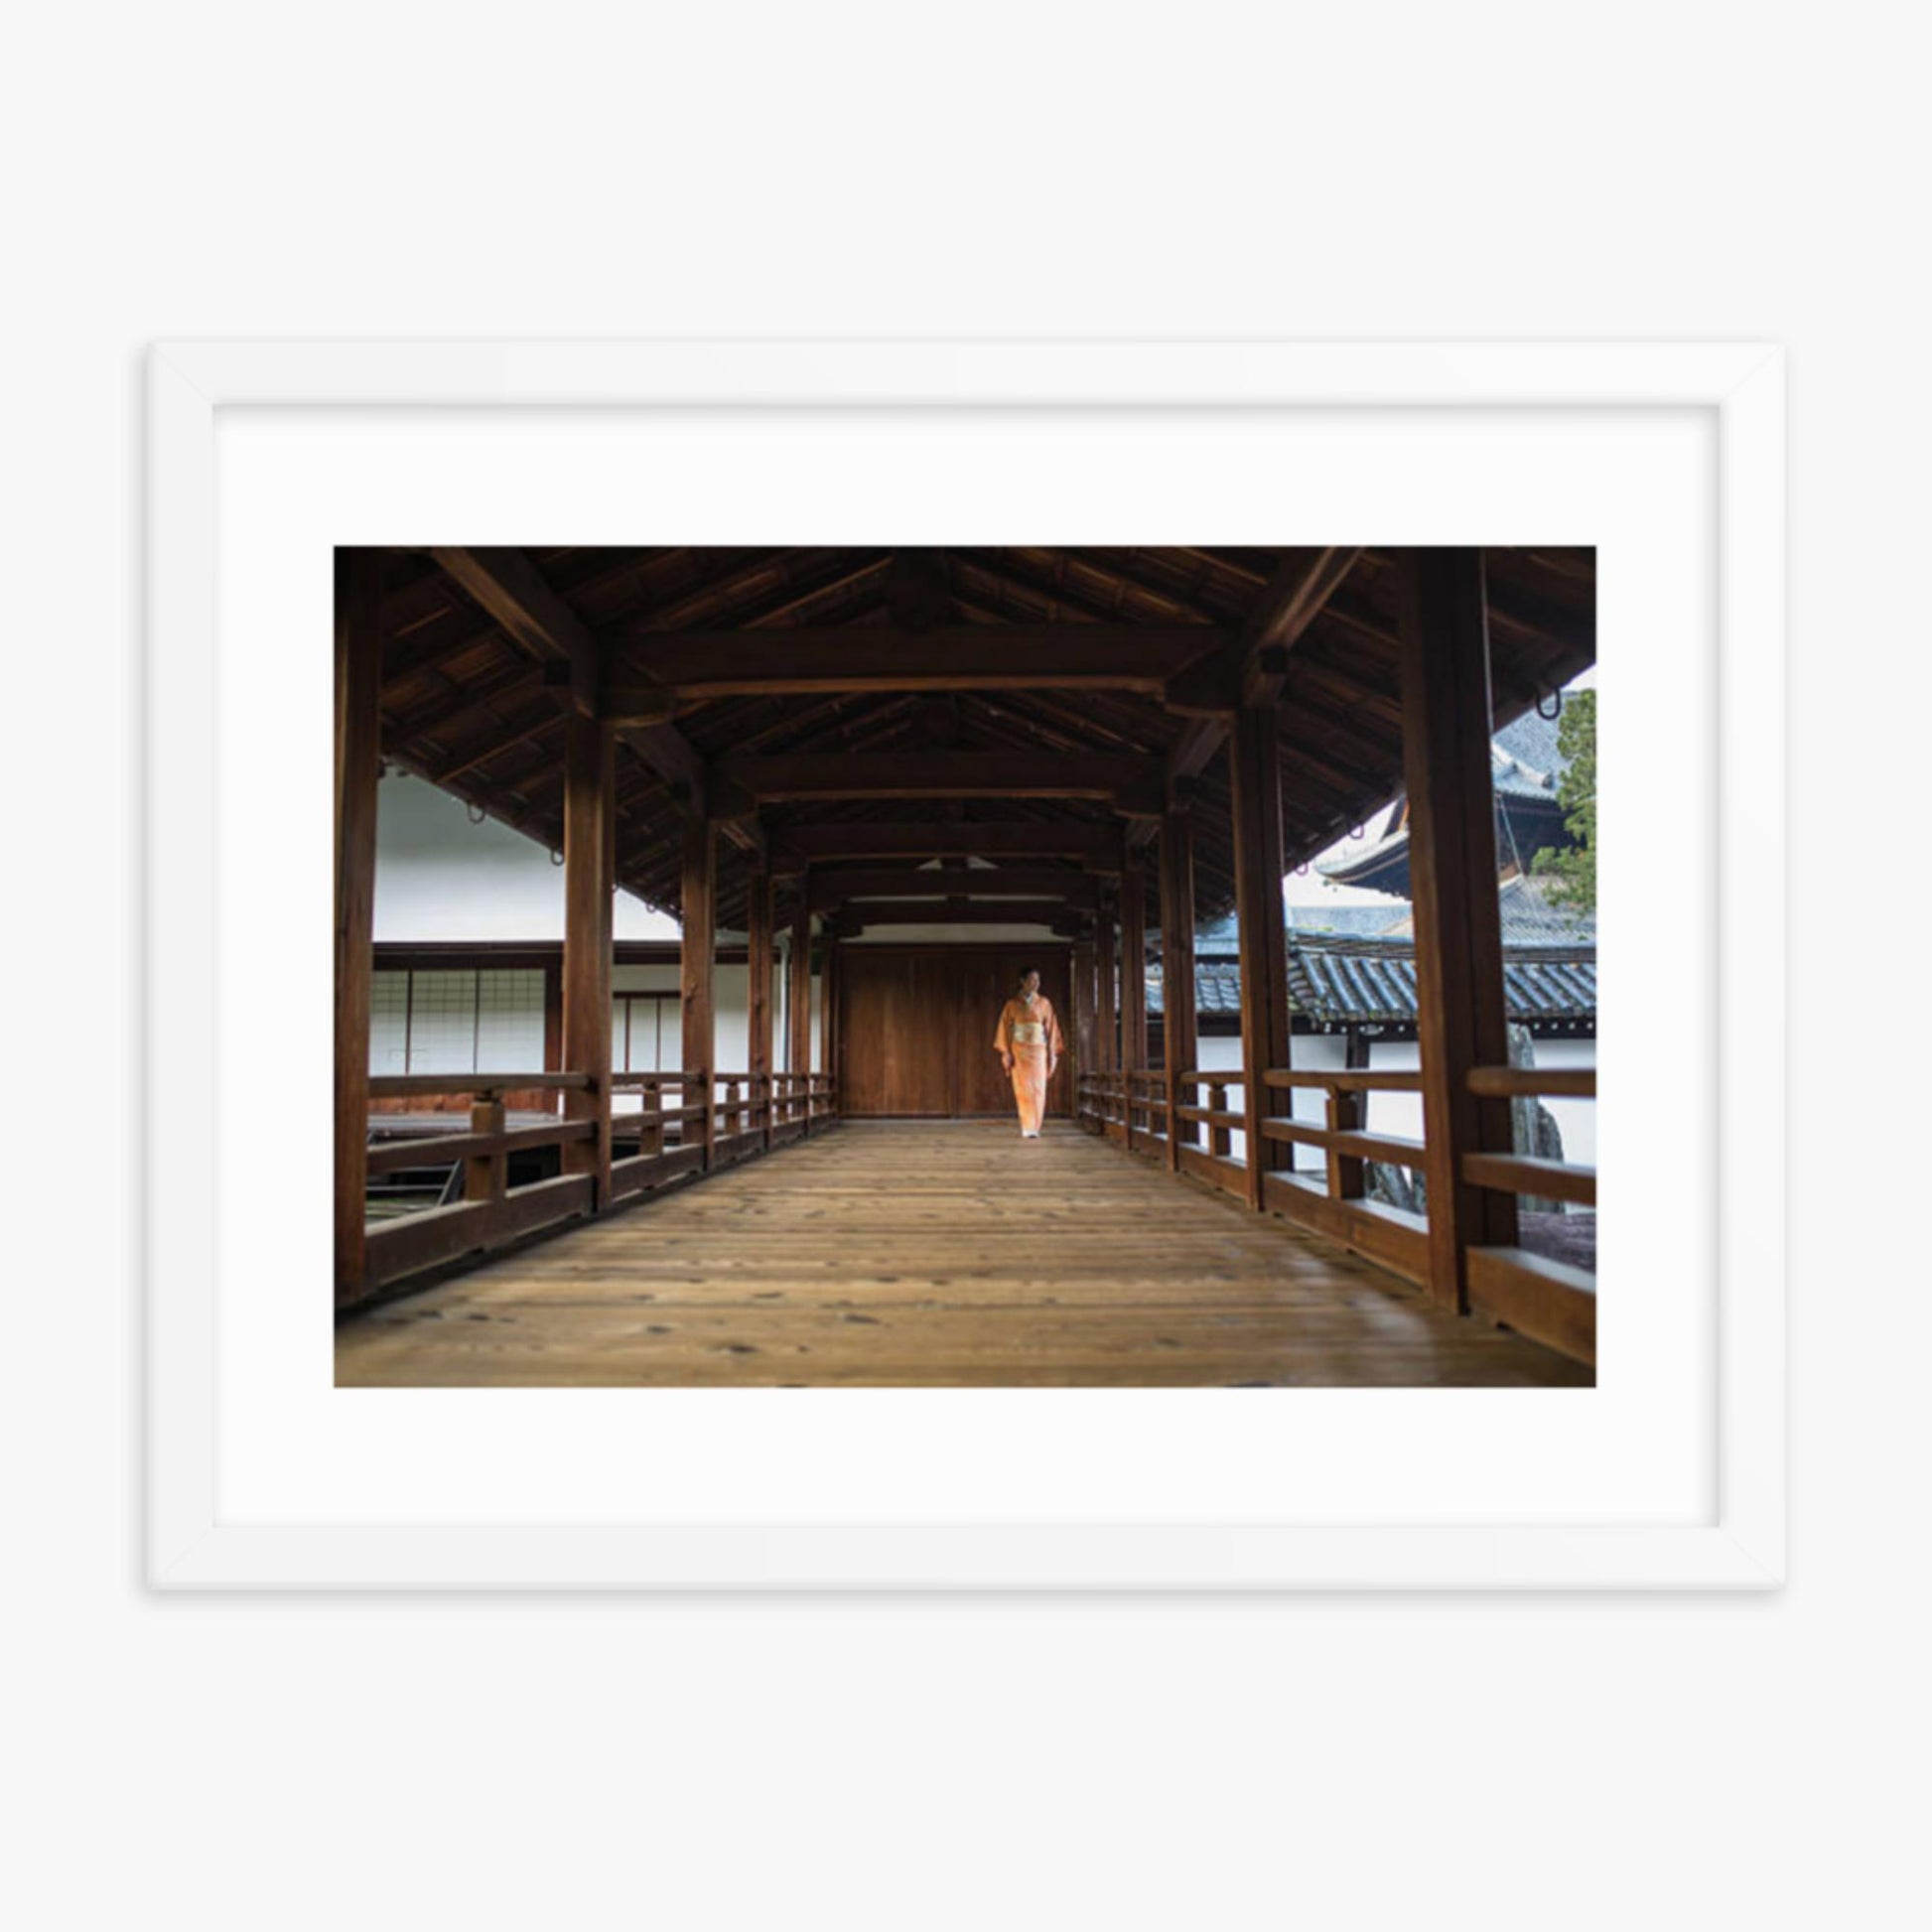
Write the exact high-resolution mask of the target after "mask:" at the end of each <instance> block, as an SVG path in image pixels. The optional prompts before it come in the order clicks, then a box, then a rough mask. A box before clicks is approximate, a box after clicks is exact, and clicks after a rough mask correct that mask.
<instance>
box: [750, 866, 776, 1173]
mask: <svg viewBox="0 0 1932 1932" xmlns="http://www.w3.org/2000/svg"><path fill="white" fill-rule="evenodd" d="M750 906H751V909H750V911H749V912H748V913H747V914H746V920H745V944H746V955H745V956H746V959H747V960H748V962H749V964H748V966H747V977H748V979H749V981H750V985H749V989H748V992H747V995H746V1002H745V1004H746V1009H747V1021H748V1024H749V1026H750V1029H751V1042H752V1043H751V1050H750V1070H751V1075H752V1104H753V1106H755V1107H758V1106H760V1105H761V1106H762V1107H763V1110H764V1111H763V1116H762V1127H761V1130H760V1132H759V1146H760V1147H762V1148H763V1149H764V1150H765V1151H766V1152H769V1151H770V1147H771V1125H772V1123H771V1111H772V1109H771V874H770V871H769V869H768V868H767V867H765V866H763V865H759V866H755V867H754V868H753V871H752V884H751V900H750Z"/></svg>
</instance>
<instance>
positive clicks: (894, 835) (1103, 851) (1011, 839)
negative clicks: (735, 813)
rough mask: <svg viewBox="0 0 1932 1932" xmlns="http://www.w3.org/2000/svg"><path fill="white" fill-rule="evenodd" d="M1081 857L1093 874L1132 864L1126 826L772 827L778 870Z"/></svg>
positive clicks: (1075, 822) (1078, 822) (936, 823)
mask: <svg viewBox="0 0 1932 1932" xmlns="http://www.w3.org/2000/svg"><path fill="white" fill-rule="evenodd" d="M967 858H972V859H1076V860H1078V861H1079V862H1080V863H1081V864H1082V865H1083V866H1085V867H1086V869H1087V870H1088V871H1089V872H1097V873H1110V872H1119V871H1120V870H1121V869H1122V867H1123V866H1124V865H1125V864H1126V858H1125V848H1124V845H1123V842H1122V839H1121V834H1120V828H1119V827H1118V826H1115V825H1101V824H1096V823H1095V822H1093V821H1092V820H1090V819H1077V818H1068V819H1064V820H1059V821H1054V822H1050V823H1041V824H1015V823H1004V824H999V825H968V824H963V823H960V822H958V821H945V820H938V819H935V820H933V821H932V822H931V823H930V824H924V825H904V824H897V823H894V822H891V821H881V822H878V823H865V822H859V823H853V824H837V825H783V826H773V827H772V829H771V861H772V868H773V870H774V871H776V870H785V871H797V870H799V869H801V868H802V867H804V866H806V865H808V864H816V863H818V862H820V861H823V860H833V859H855V860H856V859H967Z"/></svg>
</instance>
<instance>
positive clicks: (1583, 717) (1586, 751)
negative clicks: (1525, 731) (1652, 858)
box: [1530, 691, 1596, 913]
mask: <svg viewBox="0 0 1932 1932" xmlns="http://www.w3.org/2000/svg"><path fill="white" fill-rule="evenodd" d="M1557 749H1558V750H1559V751H1561V752H1562V754H1563V755H1564V757H1565V758H1567V759H1569V760H1570V764H1569V767H1568V768H1567V769H1566V770H1565V772H1564V774H1563V776H1562V777H1561V778H1559V779H1558V780H1557V802H1558V804H1560V805H1561V806H1562V807H1563V810H1564V819H1563V822H1564V824H1565V826H1566V827H1567V828H1568V830H1569V832H1570V836H1571V837H1572V838H1573V839H1575V840H1576V844H1575V845H1572V846H1567V847H1565V848H1564V849H1563V850H1561V851H1558V850H1556V849H1555V848H1553V847H1550V846H1545V847H1544V848H1543V850H1542V851H1541V852H1539V853H1538V854H1537V855H1536V857H1535V859H1534V860H1533V861H1532V862H1531V865H1530V870H1531V871H1532V872H1534V873H1540V874H1542V875H1543V876H1544V877H1546V878H1549V879H1552V880H1554V881H1555V884H1554V885H1553V886H1552V887H1551V889H1550V902H1551V904H1553V905H1564V906H1568V907H1570V908H1571V909H1572V910H1573V911H1578V912H1592V913H1593V912H1594V911H1595V910H1596V693H1595V692H1594V691H1573V692H1571V693H1570V695H1569V696H1568V697H1566V698H1565V699H1564V701H1563V717H1562V720H1561V721H1560V722H1559V723H1558V725H1557Z"/></svg>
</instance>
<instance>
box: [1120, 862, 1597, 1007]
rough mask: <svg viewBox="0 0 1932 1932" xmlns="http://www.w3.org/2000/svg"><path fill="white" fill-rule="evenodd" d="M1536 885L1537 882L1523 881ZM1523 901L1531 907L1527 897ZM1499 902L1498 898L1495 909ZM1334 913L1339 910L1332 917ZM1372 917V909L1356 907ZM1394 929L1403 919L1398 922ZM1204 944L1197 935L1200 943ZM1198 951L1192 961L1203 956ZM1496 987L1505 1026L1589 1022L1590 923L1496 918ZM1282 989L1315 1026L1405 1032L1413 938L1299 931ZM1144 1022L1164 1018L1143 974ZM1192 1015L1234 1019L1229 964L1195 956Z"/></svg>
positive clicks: (1235, 983) (1237, 1000) (1151, 972)
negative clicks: (1499, 964)
mask: <svg viewBox="0 0 1932 1932" xmlns="http://www.w3.org/2000/svg"><path fill="white" fill-rule="evenodd" d="M1532 883H1536V884H1539V885H1540V883H1541V882H1532ZM1524 897H1525V898H1526V899H1528V900H1530V901H1531V903H1532V904H1534V899H1533V897H1532V896H1529V895H1525V896H1524ZM1508 903H1509V898H1508V895H1507V893H1505V897H1504V905H1505V908H1507V906H1508ZM1338 909H1339V908H1338ZM1360 909H1363V910H1373V909H1374V908H1372V907H1364V908H1360ZM1558 921H1566V922H1567V923H1565V924H1563V925H1562V927H1561V930H1562V933H1563V937H1562V939H1561V940H1560V941H1552V940H1550V939H1548V938H1547V937H1546V938H1545V939H1543V940H1541V941H1532V940H1531V939H1529V938H1527V937H1526V936H1525V927H1528V928H1530V929H1535V928H1536V927H1537V926H1538V924H1539V923H1542V924H1545V925H1549V926H1552V927H1555V926H1556V924H1557V922H1558ZM1404 923H1405V925H1406V923H1407V920H1406V917H1405V920H1404ZM1205 936H1206V932H1205V930H1204V931H1203V933H1202V935H1201V937H1202V938H1203V939H1204V938H1205ZM1205 952H1206V949H1205V947H1204V946H1203V947H1202V948H1201V953H1202V954H1203V955H1205ZM1503 955H1504V957H1503V988H1504V994H1505V998H1506V1000H1507V1004H1508V1012H1509V1017H1510V1018H1511V1019H1512V1020H1515V1021H1519V1022H1522V1023H1523V1024H1525V1025H1535V1024H1537V1023H1539V1022H1543V1023H1550V1022H1561V1021H1582V1020H1591V1019H1593V1018H1594V1017H1595V1013H1596V942H1595V935H1594V923H1593V921H1588V920H1581V921H1576V920H1572V918H1571V915H1569V914H1563V913H1556V912H1551V911H1549V910H1548V909H1547V908H1544V909H1543V910H1542V911H1541V912H1535V911H1532V912H1531V913H1530V914H1529V915H1528V916H1526V918H1525V919H1524V920H1523V921H1522V922H1521V923H1517V924H1512V922H1511V921H1510V920H1509V918H1508V917H1507V916H1505V921H1504V929H1503ZM1288 987H1289V993H1290V995H1291V997H1292V998H1293V1001H1294V1005H1295V1010H1296V1011H1297V1012H1298V1013H1301V1014H1305V1015H1306V1016H1307V1017H1308V1018H1310V1019H1311V1020H1312V1021H1314V1022H1315V1023H1316V1024H1317V1025H1320V1026H1346V1025H1350V1024H1361V1025H1383V1026H1412V1025H1413V1024H1414V1023H1415V1018H1416V948H1415V942H1414V939H1413V937H1411V936H1409V935H1407V934H1406V933H1405V934H1404V936H1402V937H1394V938H1392V937H1387V936H1383V937H1373V936H1365V935H1363V934H1360V933H1333V932H1330V933H1318V932H1309V931H1306V930H1304V929H1303V928H1302V927H1300V926H1292V927H1291V928H1290V929H1289V934H1288ZM1147 1003H1148V1011H1149V1012H1150V1013H1160V1012H1162V1011H1163V1010H1164V1004H1163V999H1162V986H1161V973H1160V968H1159V967H1158V966H1152V967H1150V968H1149V969H1148V975H1147ZM1194 1007H1195V1011H1196V1012H1197V1013H1198V1014H1201V1015H1203V1016H1205V1015H1209V1014H1213V1015H1232V1016H1236V1017H1238V1016H1239V1014H1240V1012H1241V968H1240V966H1239V964H1238V963H1237V962H1236V961H1235V960H1232V959H1227V958H1215V957H1213V956H1211V955H1209V956H1197V957H1196V959H1195V961H1194Z"/></svg>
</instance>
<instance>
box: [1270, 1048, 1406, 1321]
mask: <svg viewBox="0 0 1932 1932" xmlns="http://www.w3.org/2000/svg"><path fill="white" fill-rule="evenodd" d="M1264 1077H1265V1078H1266V1080H1267V1084H1268V1090H1269V1092H1270V1094H1271V1095H1272V1094H1276V1093H1286V1094H1291V1095H1292V1094H1293V1093H1295V1092H1296V1091H1297V1090H1298V1089H1308V1088H1312V1089H1314V1090H1316V1091H1318V1092H1320V1093H1322V1094H1323V1095H1324V1096H1325V1103H1326V1104H1325V1107H1324V1119H1323V1121H1322V1123H1321V1124H1320V1125H1316V1124H1315V1123H1314V1122H1313V1121H1302V1120H1296V1119H1295V1118H1294V1117H1293V1116H1292V1115H1291V1114H1286V1113H1284V1114H1277V1113H1275V1112H1274V1111H1273V1109H1272V1107H1271V1109H1270V1111H1269V1112H1268V1113H1267V1114H1265V1115H1264V1116H1263V1118H1262V1123H1261V1132H1262V1138H1263V1139H1264V1140H1267V1141H1271V1142H1274V1143H1277V1144H1279V1145H1286V1146H1289V1147H1311V1148H1314V1149H1316V1150H1317V1151H1318V1152H1319V1153H1320V1154H1321V1155H1322V1156H1323V1157H1324V1162H1323V1171H1322V1174H1321V1177H1320V1178H1319V1179H1318V1180H1317V1179H1316V1178H1315V1177H1314V1176H1312V1175H1305V1174H1300V1173H1295V1172H1294V1171H1293V1170H1292V1169H1290V1170H1287V1171H1283V1170H1280V1169H1274V1170H1271V1171H1270V1172H1268V1173H1265V1174H1263V1175H1262V1180H1261V1198H1262V1205H1263V1206H1264V1207H1268V1208H1272V1209H1273V1210H1274V1211H1275V1212H1276V1213H1278V1214H1281V1215H1283V1216H1284V1217H1285V1218H1286V1219H1288V1220H1291V1221H1294V1222H1296V1223H1298V1224H1299V1225H1300V1226H1302V1227H1306V1228H1309V1229H1311V1230H1312V1231H1313V1232H1314V1233H1316V1234H1323V1235H1326V1236H1327V1237H1328V1239H1329V1240H1331V1241H1339V1242H1340V1243H1342V1245H1343V1246H1344V1247H1348V1248H1353V1249H1354V1250H1355V1252H1356V1253H1358V1254H1362V1255H1366V1256H1367V1257H1368V1258H1369V1259H1370V1260H1371V1261H1375V1262H1379V1263H1380V1264H1381V1265H1382V1266H1383V1267H1384V1268H1386V1269H1388V1270H1389V1272H1390V1273H1391V1274H1396V1275H1400V1276H1402V1277H1403V1279H1404V1280H1405V1281H1411V1282H1414V1283H1415V1284H1416V1285H1417V1286H1418V1287H1427V1286H1428V1283H1429V1223H1428V1221H1427V1219H1425V1218H1424V1216H1422V1215H1420V1214H1409V1213H1405V1212H1404V1211H1403V1210H1402V1209H1401V1208H1399V1207H1391V1206H1389V1205H1387V1204H1386V1203H1385V1202H1382V1201H1376V1200H1370V1199H1369V1198H1368V1163H1369V1162H1371V1161H1382V1162H1386V1163H1388V1165H1389V1166H1391V1167H1397V1168H1415V1167H1420V1166H1421V1165H1422V1161H1423V1154H1424V1147H1425V1143H1424V1142H1422V1141H1419V1140H1411V1139H1410V1138H1409V1137H1408V1136H1406V1135H1402V1134H1370V1133H1367V1132H1366V1131H1365V1130H1364V1121H1365V1118H1366V1115H1367V1111H1368V1106H1367V1102H1368V1096H1369V1095H1370V1094H1371V1093H1376V1092H1382V1093H1420V1092H1421V1091H1422V1074H1421V1073H1420V1071H1417V1070H1414V1069H1407V1070H1395V1069H1390V1070H1385V1071H1383V1072H1379V1073H1372V1072H1368V1071H1365V1070H1362V1069H1354V1070H1344V1069H1342V1068H1339V1067H1335V1068H1310V1069H1308V1070H1306V1071H1305V1070H1303V1069H1302V1068H1299V1067H1297V1068H1287V1067H1276V1068H1271V1069H1270V1070H1269V1072H1268V1073H1267V1074H1266V1075H1265V1076H1264Z"/></svg>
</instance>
